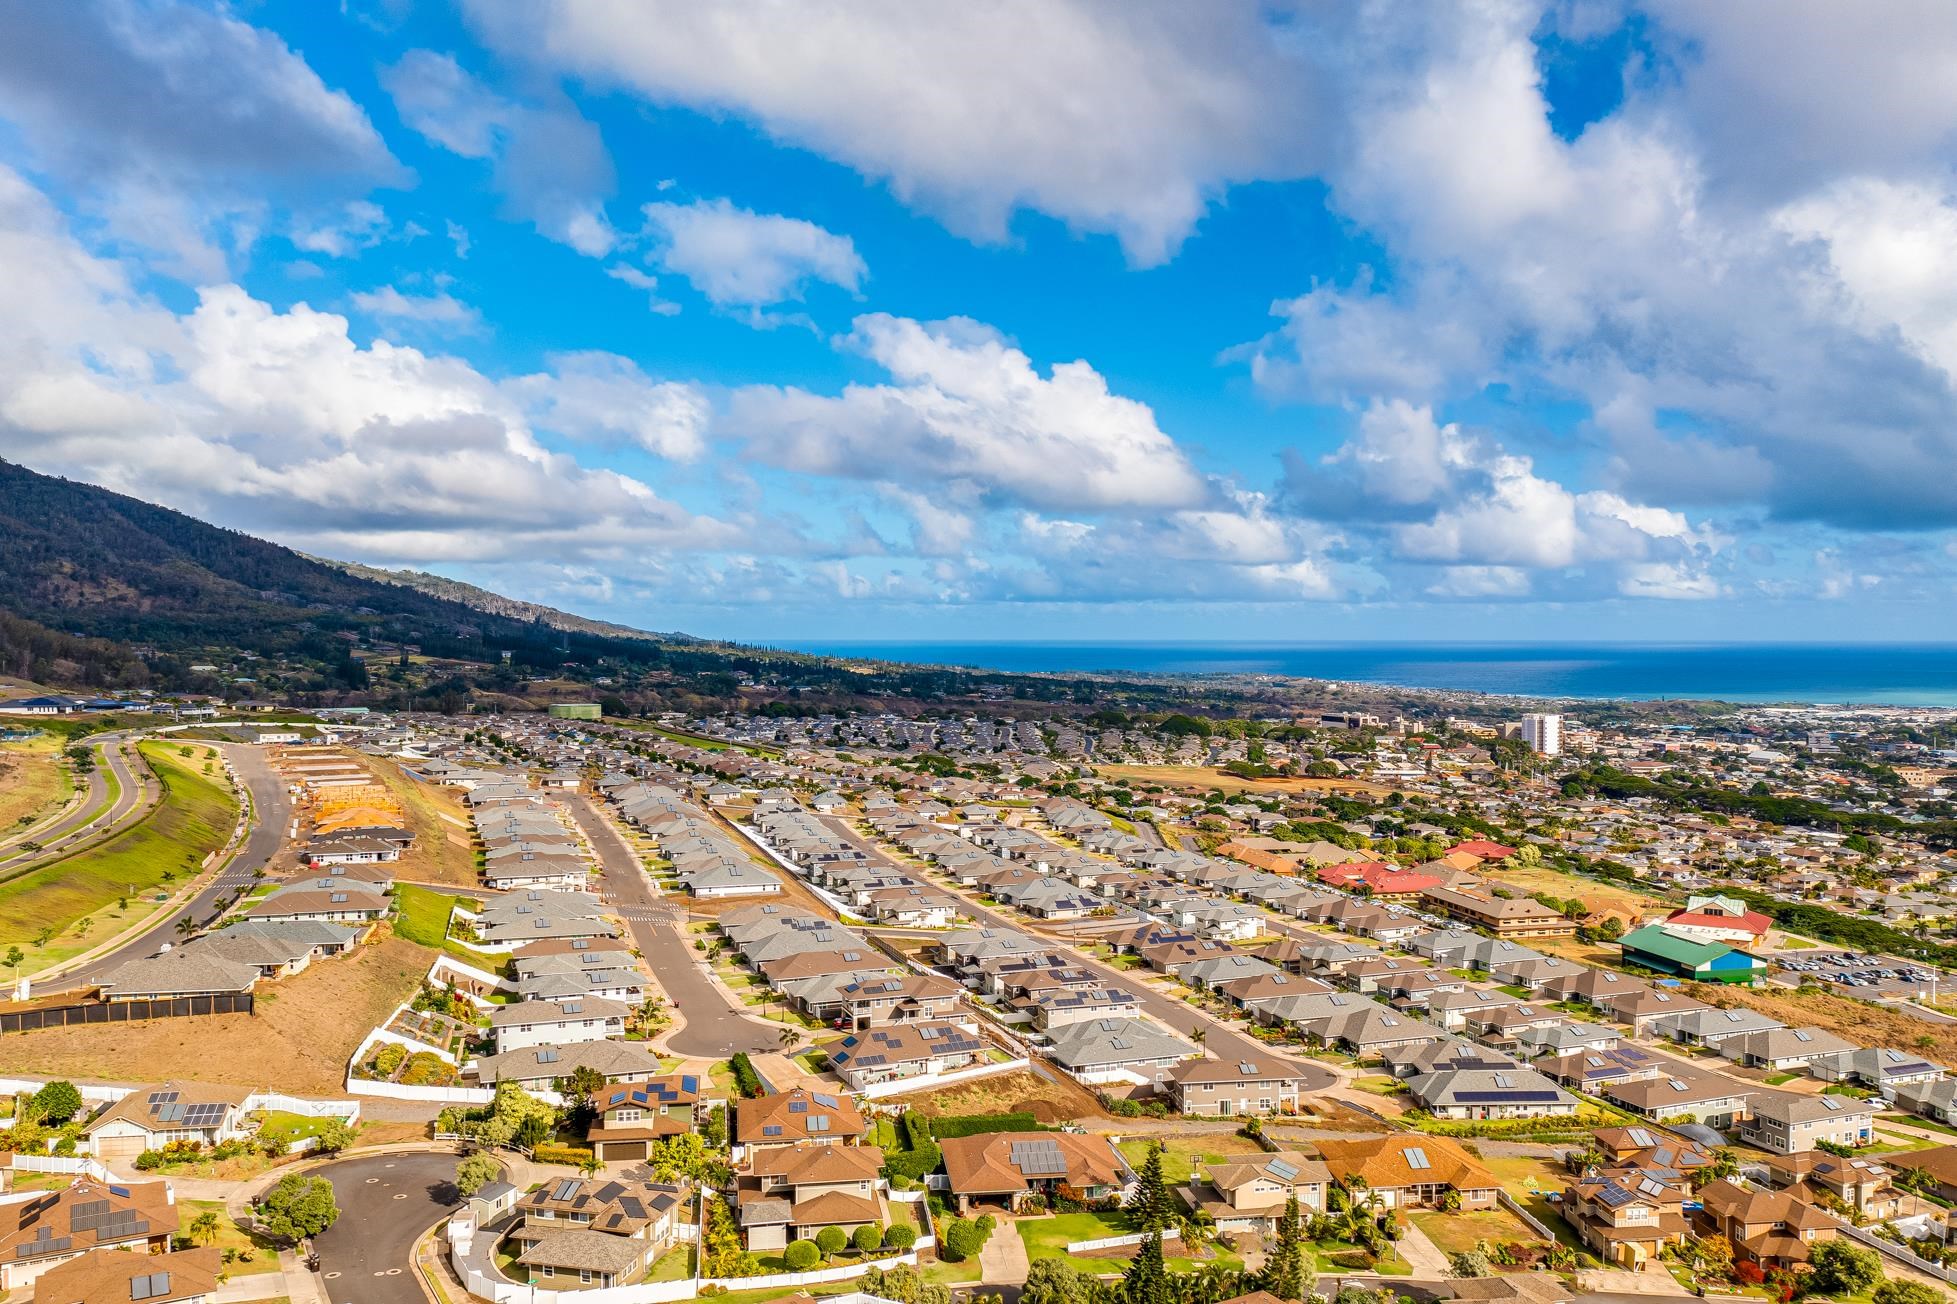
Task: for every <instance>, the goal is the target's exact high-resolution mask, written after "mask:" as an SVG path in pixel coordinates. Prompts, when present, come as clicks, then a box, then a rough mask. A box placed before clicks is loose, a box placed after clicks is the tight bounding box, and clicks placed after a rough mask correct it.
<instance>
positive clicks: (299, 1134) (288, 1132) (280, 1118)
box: [258, 1109, 338, 1141]
mask: <svg viewBox="0 0 1957 1304" xmlns="http://www.w3.org/2000/svg"><path fill="white" fill-rule="evenodd" d="M337 1121H338V1120H336V1119H331V1118H309V1117H307V1116H306V1115H304V1114H288V1113H286V1112H285V1111H284V1110H278V1109H268V1110H265V1111H263V1112H262V1113H261V1114H260V1115H259V1123H258V1130H259V1132H260V1133H261V1134H268V1135H271V1136H277V1137H283V1138H285V1139H286V1140H287V1141H298V1140H300V1139H302V1138H304V1137H309V1136H318V1135H319V1134H320V1133H321V1132H322V1131H324V1130H325V1128H326V1125H327V1124H328V1123H332V1122H337Z"/></svg>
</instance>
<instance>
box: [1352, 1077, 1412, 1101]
mask: <svg viewBox="0 0 1957 1304" xmlns="http://www.w3.org/2000/svg"><path fill="white" fill-rule="evenodd" d="M1352 1085H1353V1086H1355V1087H1357V1088H1359V1090H1361V1091H1364V1092H1366V1093H1367V1094H1369V1095H1374V1096H1397V1095H1399V1094H1400V1092H1401V1091H1402V1090H1404V1089H1405V1087H1406V1084H1405V1083H1404V1082H1402V1081H1400V1080H1399V1079H1398V1078H1395V1077H1390V1076H1388V1075H1386V1074H1384V1073H1368V1074H1366V1075H1365V1076H1364V1077H1360V1078H1354V1079H1353V1081H1352Z"/></svg>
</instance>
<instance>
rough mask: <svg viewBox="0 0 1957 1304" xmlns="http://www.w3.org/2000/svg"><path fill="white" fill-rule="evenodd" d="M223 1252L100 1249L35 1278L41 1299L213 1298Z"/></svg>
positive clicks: (120, 1303) (175, 1303)
mask: <svg viewBox="0 0 1957 1304" xmlns="http://www.w3.org/2000/svg"><path fill="white" fill-rule="evenodd" d="M222 1271H224V1259H223V1252H222V1251H221V1250H218V1249H215V1248H207V1249H199V1250H178V1251H176V1252H175V1253H173V1254H124V1253H123V1252H121V1251H120V1250H100V1251H97V1252H96V1253H93V1254H84V1255H81V1256H80V1257H79V1258H74V1259H70V1260H68V1261H67V1262H66V1263H58V1264H56V1265H55V1266H54V1267H52V1268H49V1269H48V1270H47V1271H46V1272H44V1273H42V1274H41V1276H40V1280H38V1281H36V1282H35V1283H34V1298H35V1300H36V1301H37V1304H131V1302H132V1301H141V1302H142V1304H213V1301H215V1300H216V1299H217V1285H218V1282H217V1279H218V1274H219V1273H221V1272H222Z"/></svg>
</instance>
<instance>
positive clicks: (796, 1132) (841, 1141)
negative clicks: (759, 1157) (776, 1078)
mask: <svg viewBox="0 0 1957 1304" xmlns="http://www.w3.org/2000/svg"><path fill="white" fill-rule="evenodd" d="M869 1131H870V1125H869V1124H868V1123H866V1122H865V1121H864V1119H863V1112H862V1111H861V1110H859V1109H858V1108H857V1107H856V1102H855V1101H853V1100H851V1099H850V1098H849V1097H848V1096H839V1095H831V1094H829V1093H828V1092H824V1091H810V1090H808V1089H807V1088H805V1087H796V1088H794V1089H793V1090H789V1091H783V1092H780V1093H779V1094H777V1095H772V1096H757V1097H756V1098H755V1099H753V1100H743V1101H741V1102H740V1103H739V1104H738V1105H736V1106H735V1107H734V1140H735V1142H736V1143H737V1144H739V1145H743V1146H747V1147H748V1148H750V1149H754V1148H766V1147H769V1146H791V1145H794V1144H795V1143H796V1142H798V1141H816V1142H820V1143H821V1144H823V1145H852V1146H853V1145H856V1144H858V1143H859V1142H861V1141H862V1140H863V1138H864V1137H865V1136H867V1135H868V1134H869Z"/></svg>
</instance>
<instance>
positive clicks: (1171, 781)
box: [1094, 765, 1393, 797]
mask: <svg viewBox="0 0 1957 1304" xmlns="http://www.w3.org/2000/svg"><path fill="white" fill-rule="evenodd" d="M1094 772H1095V773H1096V774H1098V775H1100V776H1101V777H1102V778H1104V779H1126V780H1128V782H1129V783H1131V784H1133V783H1159V784H1163V785H1165V786H1167V787H1171V788H1199V789H1201V790H1203V791H1205V792H1207V791H1209V790H1210V789H1211V788H1216V789H1219V790H1221V791H1223V792H1262V793H1284V792H1292V793H1297V792H1363V793H1368V794H1370V795H1372V796H1375V797H1384V796H1385V795H1386V794H1388V793H1390V792H1392V791H1393V790H1392V789H1391V788H1388V787H1384V786H1382V785H1380V784H1377V783H1367V782H1365V781H1363V780H1360V779H1303V778H1295V779H1292V778H1274V779H1243V778H1239V777H1238V776H1236V775H1234V774H1225V773H1224V772H1223V771H1222V770H1219V769H1217V768H1216V767H1215V766H1211V765H1097V766H1095V767H1094Z"/></svg>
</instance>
